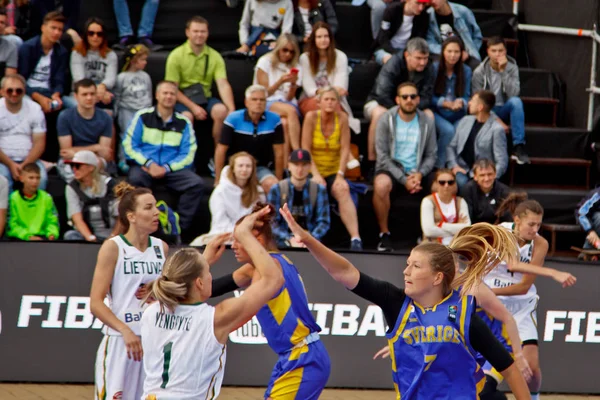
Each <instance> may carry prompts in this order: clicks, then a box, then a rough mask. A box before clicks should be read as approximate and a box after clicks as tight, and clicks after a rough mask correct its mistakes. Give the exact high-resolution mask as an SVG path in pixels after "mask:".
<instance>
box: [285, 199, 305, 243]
mask: <svg viewBox="0 0 600 400" xmlns="http://www.w3.org/2000/svg"><path fill="white" fill-rule="evenodd" d="M279 214H281V216H282V217H283V219H285V222H287V224H288V227H289V228H290V231H292V234H293V235H294V237H295V240H296V242H297V243H298V244H303V243H304V240H305V239H307V238H308V237H309V236H310V233H308V232H307V231H306V230H305V229H303V228H302V227H301V226H300V225H298V223H297V222H296V220H295V219H294V216H293V215H292V213H291V211H290V209H289V207H288V205H287V204H284V205H283V207H281V208H280V209H279Z"/></svg>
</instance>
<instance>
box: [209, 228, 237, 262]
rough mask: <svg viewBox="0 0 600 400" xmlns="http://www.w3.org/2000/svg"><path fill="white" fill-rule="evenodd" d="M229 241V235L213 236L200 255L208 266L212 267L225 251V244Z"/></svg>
mask: <svg viewBox="0 0 600 400" xmlns="http://www.w3.org/2000/svg"><path fill="white" fill-rule="evenodd" d="M229 240H231V233H221V234H220V235H217V236H215V237H214V238H212V239H211V240H210V242H208V244H207V245H206V248H205V249H204V252H203V253H202V255H203V256H204V258H205V259H206V262H208V265H210V266H212V265H213V264H214V263H216V262H217V261H219V259H220V258H221V256H222V255H223V252H224V251H225V249H226V243H227V242H228V241H229Z"/></svg>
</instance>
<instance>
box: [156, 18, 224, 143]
mask: <svg viewBox="0 0 600 400" xmlns="http://www.w3.org/2000/svg"><path fill="white" fill-rule="evenodd" d="M185 35H186V36H187V39H188V40H187V41H186V42H185V43H184V44H182V45H181V46H179V47H177V48H175V50H173V51H172V52H171V53H170V54H169V57H168V58H167V65H166V71H165V79H166V80H168V81H172V82H175V83H177V84H178V85H179V89H180V90H179V91H178V92H177V106H176V110H177V111H178V112H180V113H182V114H183V115H185V116H186V117H187V118H188V119H189V120H190V121H192V122H193V121H194V119H196V120H199V121H203V120H206V119H207V118H209V117H210V119H212V121H213V128H212V137H213V140H214V142H215V145H216V144H217V143H218V142H219V135H220V134H221V131H222V130H223V121H225V117H227V114H228V113H230V112H233V111H235V103H234V100H233V90H232V89H231V85H229V82H228V81H227V71H226V69H225V61H224V60H223V57H221V54H219V52H217V51H216V50H214V49H212V48H211V47H209V46H208V45H206V40H207V39H208V21H207V20H205V19H204V18H202V17H192V18H191V19H189V20H188V21H187V24H186V29H185ZM213 83H216V84H217V90H218V92H219V96H221V100H223V102H224V103H225V104H224V105H223V103H221V101H220V100H219V99H218V98H216V97H212V85H213Z"/></svg>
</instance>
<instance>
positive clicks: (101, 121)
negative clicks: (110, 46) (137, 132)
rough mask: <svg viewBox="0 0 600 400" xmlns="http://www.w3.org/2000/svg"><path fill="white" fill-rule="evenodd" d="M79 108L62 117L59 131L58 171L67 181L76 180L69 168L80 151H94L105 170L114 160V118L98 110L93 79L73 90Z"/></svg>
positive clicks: (76, 83) (79, 82)
mask: <svg viewBox="0 0 600 400" xmlns="http://www.w3.org/2000/svg"><path fill="white" fill-rule="evenodd" d="M73 90H74V92H73V93H74V94H75V100H76V101H77V108H69V109H67V110H65V111H63V112H62V113H60V114H59V116H58V121H57V125H56V129H57V131H58V143H59V145H60V160H59V162H58V170H59V172H60V175H61V176H62V177H63V178H64V179H65V180H66V181H67V182H69V181H71V180H72V179H73V172H72V171H71V167H70V166H69V165H68V164H65V163H64V161H69V160H71V159H72V158H73V156H74V155H75V153H77V152H78V151H80V150H90V151H93V152H94V153H95V154H96V155H97V156H98V157H100V158H101V159H102V161H103V164H104V166H106V163H107V162H110V161H112V160H113V150H112V134H113V122H112V118H111V117H110V116H109V115H108V114H107V113H106V112H104V111H102V110H100V109H97V108H96V103H97V101H98V98H97V96H96V84H95V83H94V81H92V80H91V79H82V80H80V81H77V82H75V84H74V86H73Z"/></svg>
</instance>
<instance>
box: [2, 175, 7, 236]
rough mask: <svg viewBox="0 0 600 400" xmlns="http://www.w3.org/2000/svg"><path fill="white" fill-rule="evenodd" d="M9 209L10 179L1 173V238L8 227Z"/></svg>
mask: <svg viewBox="0 0 600 400" xmlns="http://www.w3.org/2000/svg"><path fill="white" fill-rule="evenodd" d="M7 210H8V181H7V180H6V178H5V177H3V176H2V175H0V239H1V238H2V235H4V228H5V227H6V214H7Z"/></svg>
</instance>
